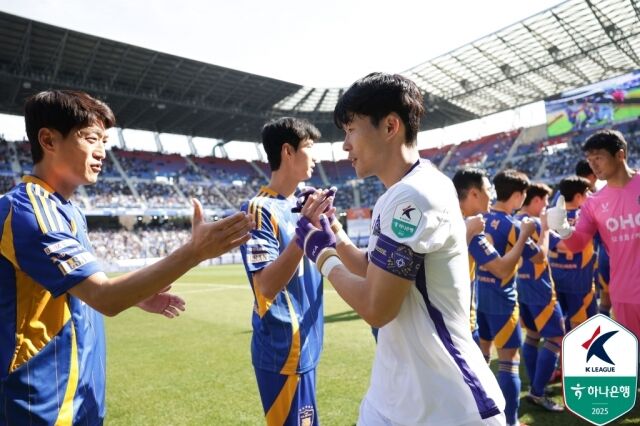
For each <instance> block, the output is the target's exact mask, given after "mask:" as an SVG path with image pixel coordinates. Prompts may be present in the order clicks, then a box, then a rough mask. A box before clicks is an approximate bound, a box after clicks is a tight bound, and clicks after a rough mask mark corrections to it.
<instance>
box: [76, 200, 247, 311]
mask: <svg viewBox="0 0 640 426" xmlns="http://www.w3.org/2000/svg"><path fill="white" fill-rule="evenodd" d="M252 228H253V222H252V220H251V218H250V217H249V216H247V215H245V214H244V213H236V214H235V215H233V216H230V217H228V218H225V219H222V220H220V221H218V222H214V223H205V222H204V219H203V212H202V205H200V203H199V202H197V201H194V213H193V225H192V233H191V240H190V241H189V242H188V243H186V244H185V245H183V246H182V247H180V248H179V249H177V250H176V251H174V252H173V253H171V254H170V255H169V256H167V257H165V258H164V259H162V260H160V261H158V262H156V263H154V264H153V265H150V266H147V267H146V268H143V269H139V270H137V271H134V272H130V273H128V274H125V275H122V276H119V277H116V278H108V277H107V276H106V275H105V274H104V273H103V272H98V273H95V274H93V275H91V276H90V277H89V278H87V279H85V280H84V281H82V282H81V283H79V284H77V285H76V286H74V287H73V288H71V289H70V290H69V293H71V294H72V295H74V296H76V297H78V298H79V299H81V300H83V301H84V302H85V303H87V304H88V305H89V306H91V307H93V308H94V309H96V310H97V311H99V312H101V313H103V314H105V315H108V316H113V315H117V314H118V313H120V312H122V311H123V310H125V309H127V308H129V307H131V306H134V305H136V304H138V303H139V302H141V301H143V300H145V299H147V298H149V297H151V296H152V295H154V294H156V293H159V292H162V290H164V289H165V288H166V287H168V286H169V285H171V284H172V283H173V282H174V281H175V280H176V279H178V278H179V277H181V276H182V275H184V273H185V272H187V271H188V270H189V269H191V268H193V267H194V266H196V265H198V264H199V263H200V262H202V261H203V260H205V259H209V258H213V257H217V256H220V255H221V254H223V253H225V252H227V251H229V250H231V249H232V248H235V247H238V246H240V245H241V244H243V243H244V242H246V241H248V240H249V238H250V234H249V231H250V230H251V229H252Z"/></svg>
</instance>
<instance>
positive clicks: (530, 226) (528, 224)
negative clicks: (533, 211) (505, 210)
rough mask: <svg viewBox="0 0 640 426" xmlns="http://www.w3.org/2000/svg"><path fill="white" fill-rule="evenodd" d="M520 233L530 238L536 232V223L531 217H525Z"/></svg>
mask: <svg viewBox="0 0 640 426" xmlns="http://www.w3.org/2000/svg"><path fill="white" fill-rule="evenodd" d="M520 232H521V233H523V234H524V235H526V236H527V237H530V236H532V235H533V234H534V232H536V222H535V221H534V220H533V219H531V218H530V217H525V218H523V219H522V222H521V223H520Z"/></svg>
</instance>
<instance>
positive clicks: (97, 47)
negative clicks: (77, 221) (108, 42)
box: [82, 39, 102, 85]
mask: <svg viewBox="0 0 640 426" xmlns="http://www.w3.org/2000/svg"><path fill="white" fill-rule="evenodd" d="M101 43H102V40H101V39H98V41H97V42H96V44H95V45H94V46H93V49H92V50H91V57H90V58H89V62H87V64H86V65H85V66H84V73H82V84H83V85H84V84H87V79H88V78H89V74H90V73H91V69H92V68H93V63H94V62H95V60H96V57H97V56H98V51H99V50H100V44H101Z"/></svg>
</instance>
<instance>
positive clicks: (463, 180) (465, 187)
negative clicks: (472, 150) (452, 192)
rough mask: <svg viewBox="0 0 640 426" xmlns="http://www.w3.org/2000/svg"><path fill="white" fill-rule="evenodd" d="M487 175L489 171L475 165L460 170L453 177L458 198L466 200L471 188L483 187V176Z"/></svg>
mask: <svg viewBox="0 0 640 426" xmlns="http://www.w3.org/2000/svg"><path fill="white" fill-rule="evenodd" d="M486 177H487V172H486V171H484V170H482V169H477V168H475V167H466V168H464V169H460V170H458V171H457V172H456V173H455V174H454V175H453V178H452V179H451V180H452V181H453V186H455V187H456V192H457V193H458V200H460V201H464V199H465V198H467V195H468V194H469V190H471V189H473V188H476V189H482V183H483V178H486Z"/></svg>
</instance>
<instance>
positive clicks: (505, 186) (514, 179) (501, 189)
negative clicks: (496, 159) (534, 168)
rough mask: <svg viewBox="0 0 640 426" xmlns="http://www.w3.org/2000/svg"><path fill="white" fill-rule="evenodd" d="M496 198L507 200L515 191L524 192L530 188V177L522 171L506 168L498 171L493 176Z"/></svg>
mask: <svg viewBox="0 0 640 426" xmlns="http://www.w3.org/2000/svg"><path fill="white" fill-rule="evenodd" d="M493 186H494V187H495V189H496V199H497V200H498V201H507V200H508V199H509V198H511V195H513V193H514V192H524V191H526V190H527V189H528V188H529V178H528V177H527V175H525V174H524V173H522V172H519V171H517V170H514V169H506V170H502V171H500V172H498V173H497V174H496V175H495V176H494V178H493Z"/></svg>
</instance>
